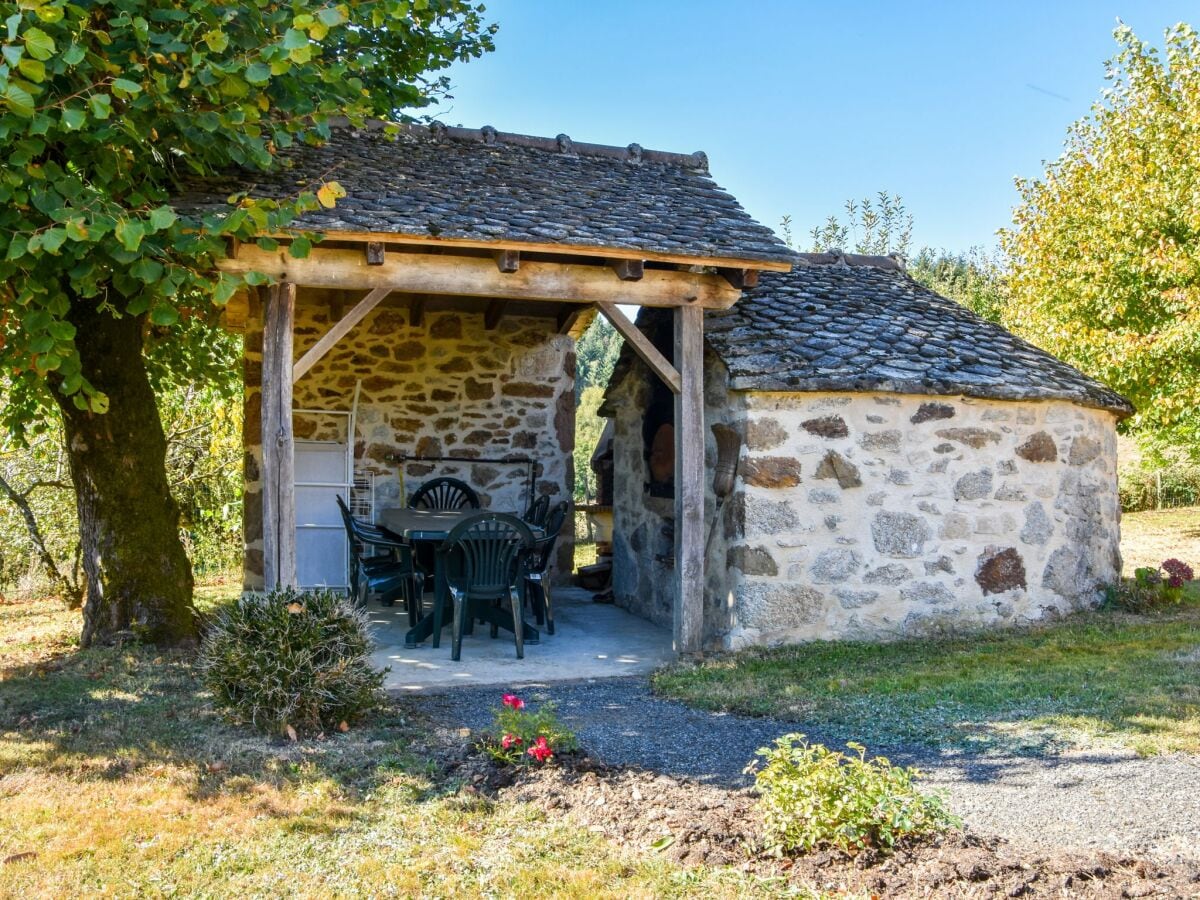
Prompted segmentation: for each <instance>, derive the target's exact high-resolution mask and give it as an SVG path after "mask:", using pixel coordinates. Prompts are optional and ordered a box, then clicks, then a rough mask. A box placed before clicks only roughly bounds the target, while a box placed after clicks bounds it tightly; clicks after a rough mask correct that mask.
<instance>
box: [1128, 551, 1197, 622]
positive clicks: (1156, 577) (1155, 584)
mask: <svg viewBox="0 0 1200 900" xmlns="http://www.w3.org/2000/svg"><path fill="white" fill-rule="evenodd" d="M1194 580H1195V573H1193V571H1192V567H1191V566H1189V565H1188V564H1187V563H1185V562H1182V561H1180V560H1178V559H1167V560H1164V561H1163V564H1162V565H1161V566H1160V567H1158V568H1155V567H1154V566H1141V567H1139V568H1137V569H1134V570H1133V577H1132V578H1123V579H1121V581H1119V582H1117V583H1116V584H1115V585H1112V586H1111V587H1110V588H1109V589H1108V596H1107V598H1106V599H1107V600H1108V602H1109V603H1110V604H1112V605H1114V606H1118V607H1120V608H1121V609H1124V610H1126V611H1128V612H1148V611H1150V610H1155V609H1162V608H1164V607H1168V606H1178V605H1179V604H1180V603H1182V602H1183V591H1184V588H1185V586H1186V585H1188V584H1189V583H1191V582H1192V581H1194Z"/></svg>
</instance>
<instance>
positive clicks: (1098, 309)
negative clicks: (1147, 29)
mask: <svg viewBox="0 0 1200 900" xmlns="http://www.w3.org/2000/svg"><path fill="white" fill-rule="evenodd" d="M1114 36H1115V38H1116V41H1117V44H1118V46H1119V48H1120V49H1119V51H1118V53H1117V55H1116V57H1115V58H1114V59H1112V60H1110V61H1109V63H1108V72H1107V79H1108V81H1109V87H1108V88H1107V89H1106V90H1105V91H1104V93H1103V95H1102V97H1101V99H1100V100H1099V101H1098V102H1097V103H1096V104H1095V105H1094V106H1093V107H1092V109H1091V112H1090V114H1089V115H1087V116H1085V117H1084V118H1082V119H1080V120H1079V121H1078V122H1075V123H1074V124H1073V125H1072V126H1071V127H1070V129H1069V130H1068V132H1067V140H1066V147H1065V149H1064V151H1063V154H1062V156H1060V157H1059V158H1058V159H1057V160H1055V161H1054V162H1052V163H1050V164H1049V165H1047V167H1046V172H1045V174H1044V175H1043V177H1042V178H1039V179H1033V180H1019V181H1018V182H1017V188H1018V190H1019V191H1020V193H1021V203H1020V205H1019V206H1018V207H1017V209H1016V210H1015V212H1014V223H1013V227H1012V228H1011V229H1009V230H1006V231H1004V232H1002V235H1001V240H1002V246H1003V248H1004V251H1005V253H1006V254H1007V256H1008V264H1009V267H1010V269H1011V275H1010V285H1011V288H1012V299H1011V302H1010V303H1009V305H1008V308H1007V309H1006V311H1005V315H1004V322H1005V323H1006V324H1007V325H1009V326H1010V327H1012V328H1013V329H1014V330H1016V331H1017V332H1018V333H1020V334H1022V335H1023V336H1025V337H1027V338H1028V339H1029V340H1031V341H1033V342H1034V343H1036V344H1038V345H1039V346H1042V347H1045V348H1046V349H1047V350H1050V351H1051V352H1053V353H1056V354H1058V355H1059V356H1061V357H1063V358H1064V359H1066V360H1068V361H1069V362H1071V363H1073V364H1074V365H1076V366H1078V367H1079V368H1081V369H1083V370H1084V371H1085V372H1088V373H1089V374H1091V375H1094V376H1095V377H1097V378H1099V379H1100V380H1101V381H1104V382H1105V383H1107V384H1109V385H1111V386H1112V387H1114V388H1115V389H1116V390H1118V391H1120V392H1121V393H1123V394H1125V395H1126V396H1127V397H1129V398H1130V399H1131V400H1132V401H1133V402H1134V404H1135V405H1136V406H1137V408H1138V413H1137V416H1136V417H1135V418H1134V419H1133V421H1132V423H1131V424H1132V426H1133V427H1134V429H1135V430H1136V432H1137V433H1138V435H1139V437H1140V438H1141V439H1142V440H1143V442H1144V443H1145V444H1147V445H1149V446H1151V447H1152V448H1155V449H1157V450H1159V451H1162V450H1165V449H1166V448H1169V447H1171V446H1174V447H1180V448H1186V450H1187V452H1189V453H1190V454H1191V455H1192V456H1193V457H1194V458H1200V40H1198V39H1197V35H1196V32H1195V30H1194V29H1192V28H1191V27H1190V26H1187V25H1183V24H1180V25H1176V26H1175V27H1173V28H1171V29H1169V30H1168V31H1167V32H1166V47H1165V52H1164V53H1161V54H1160V53H1159V52H1157V51H1156V50H1154V49H1153V48H1150V47H1148V46H1146V45H1145V44H1144V43H1143V42H1142V41H1140V40H1139V39H1138V38H1137V36H1136V35H1135V34H1134V33H1133V32H1132V31H1131V30H1130V29H1129V28H1127V27H1125V26H1124V25H1122V26H1120V27H1119V28H1117V29H1116V31H1115V32H1114Z"/></svg>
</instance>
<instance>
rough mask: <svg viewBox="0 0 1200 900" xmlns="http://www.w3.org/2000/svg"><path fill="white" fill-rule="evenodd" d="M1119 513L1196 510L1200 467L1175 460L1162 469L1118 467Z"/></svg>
mask: <svg viewBox="0 0 1200 900" xmlns="http://www.w3.org/2000/svg"><path fill="white" fill-rule="evenodd" d="M1119 484H1120V491H1121V510H1122V512H1141V511H1142V510H1147V509H1172V508H1178V507H1182V506H1200V464H1197V463H1194V462H1190V461H1188V460H1175V461H1172V462H1169V463H1168V464H1167V465H1165V466H1160V467H1155V468H1148V467H1146V466H1144V465H1127V466H1122V467H1121V470H1120V472H1119Z"/></svg>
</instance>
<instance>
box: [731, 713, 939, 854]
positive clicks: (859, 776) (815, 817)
mask: <svg viewBox="0 0 1200 900" xmlns="http://www.w3.org/2000/svg"><path fill="white" fill-rule="evenodd" d="M846 746H847V747H848V748H849V749H850V750H851V751H852V754H850V755H848V754H844V753H838V752H836V751H834V750H830V749H828V748H827V747H825V746H823V745H821V744H810V743H808V741H806V740H805V739H804V735H802V734H785V735H784V736H783V737H781V738H778V739H777V740H776V741H775V745H774V746H773V747H764V748H762V749H760V750H759V751H758V755H759V756H761V757H762V758H763V759H764V760H765V765H764V766H763V768H761V769H759V770H758V771H756V772H755V775H754V780H755V786H756V787H757V789H758V793H759V808H760V809H761V810H762V814H763V828H764V831H765V844H766V848H767V849H768V850H771V851H773V852H776V853H780V854H783V853H796V852H800V853H805V852H808V851H810V850H814V849H816V848H818V847H822V846H831V847H837V848H839V849H842V850H852V849H860V848H864V847H877V848H886V849H890V848H893V847H895V846H896V844H897V843H898V842H899V841H900V840H901V839H903V838H905V837H911V836H916V835H924V834H932V833H936V832H939V831H944V830H946V829H947V828H951V827H955V826H958V825H959V824H960V823H959V821H958V820H957V819H956V818H955V817H954V816H952V815H951V814H950V813H949V811H948V810H947V809H946V807H945V805H944V801H943V799H942V797H941V796H940V795H937V794H933V795H929V794H922V793H921V792H920V791H918V790H917V788H916V786H915V779H916V778H917V776H918V775H919V774H920V773H919V772H917V770H916V769H911V768H902V767H900V766H894V765H892V763H890V762H889V761H888V760H887V759H885V758H884V757H882V756H877V757H875V758H874V759H870V760H868V759H867V758H866V748H865V747H863V746H862V745H861V744H855V743H849V744H847V745H846Z"/></svg>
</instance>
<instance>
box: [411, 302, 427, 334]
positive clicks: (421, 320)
mask: <svg viewBox="0 0 1200 900" xmlns="http://www.w3.org/2000/svg"><path fill="white" fill-rule="evenodd" d="M408 324H409V326H410V327H412V328H420V327H421V326H422V325H424V324H425V298H424V297H421V296H417V297H413V298H412V303H411V304H409V307H408Z"/></svg>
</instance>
